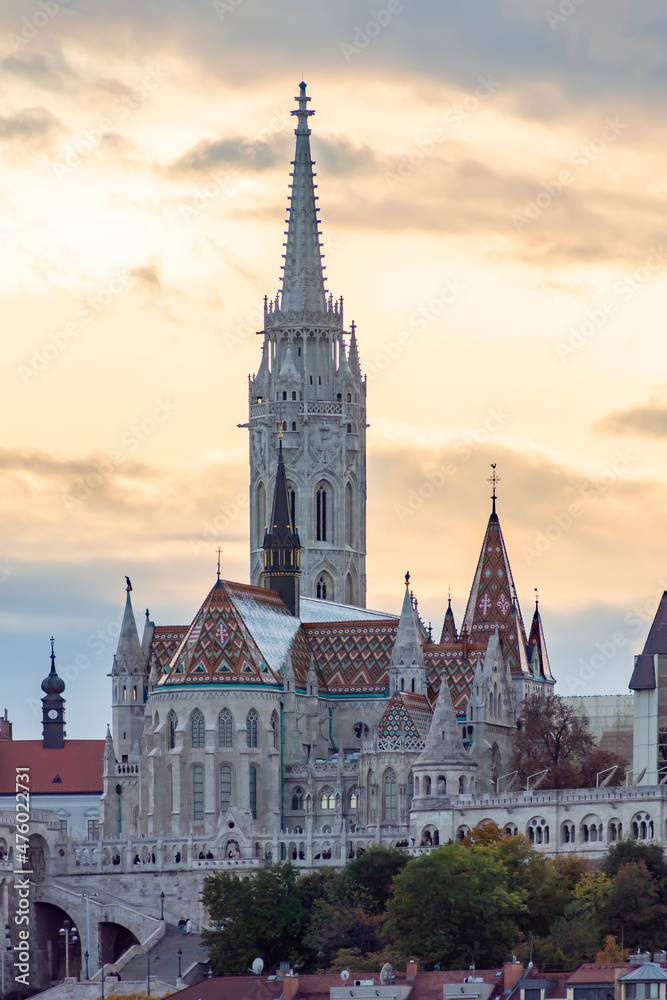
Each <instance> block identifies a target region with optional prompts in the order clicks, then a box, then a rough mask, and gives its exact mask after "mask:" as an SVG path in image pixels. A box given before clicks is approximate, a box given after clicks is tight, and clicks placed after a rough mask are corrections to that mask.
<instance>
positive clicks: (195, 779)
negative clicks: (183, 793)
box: [192, 764, 204, 819]
mask: <svg viewBox="0 0 667 1000" xmlns="http://www.w3.org/2000/svg"><path fill="white" fill-rule="evenodd" d="M192 818H193V819H203V818H204V768H203V767H202V766H201V765H200V764H197V766H196V767H193V768H192Z"/></svg>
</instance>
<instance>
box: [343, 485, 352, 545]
mask: <svg viewBox="0 0 667 1000" xmlns="http://www.w3.org/2000/svg"><path fill="white" fill-rule="evenodd" d="M345 544H346V545H349V546H350V547H351V548H353V547H354V497H353V494H352V484H351V483H348V484H347V485H346V487H345Z"/></svg>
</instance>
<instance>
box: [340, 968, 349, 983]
mask: <svg viewBox="0 0 667 1000" xmlns="http://www.w3.org/2000/svg"><path fill="white" fill-rule="evenodd" d="M340 978H341V979H342V980H343V982H344V983H345V982H347V980H348V979H349V978H350V973H349V972H348V970H347V969H343V971H342V972H341V974H340Z"/></svg>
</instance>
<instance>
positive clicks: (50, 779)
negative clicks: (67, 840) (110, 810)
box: [0, 740, 104, 795]
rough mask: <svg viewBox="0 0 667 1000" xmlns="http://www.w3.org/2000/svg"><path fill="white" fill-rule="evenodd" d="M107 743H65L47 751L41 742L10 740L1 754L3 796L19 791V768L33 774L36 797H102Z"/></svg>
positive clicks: (3, 745)
mask: <svg viewBox="0 0 667 1000" xmlns="http://www.w3.org/2000/svg"><path fill="white" fill-rule="evenodd" d="M103 757H104V740H65V745H64V747H62V748H59V749H52V750H45V749H44V747H43V745H42V740H7V741H6V742H5V743H3V744H2V751H1V752H0V794H1V795H14V794H15V792H16V769H17V768H21V769H27V770H28V771H29V772H30V781H29V787H30V791H31V792H33V793H34V794H40V793H42V794H44V793H49V794H60V795H66V794H69V793H72V792H99V794H100V795H101V794H102V768H103Z"/></svg>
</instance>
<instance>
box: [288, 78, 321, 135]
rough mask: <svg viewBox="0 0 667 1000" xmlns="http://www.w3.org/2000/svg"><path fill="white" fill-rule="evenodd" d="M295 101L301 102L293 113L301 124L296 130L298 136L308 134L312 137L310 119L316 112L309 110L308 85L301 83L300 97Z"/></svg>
mask: <svg viewBox="0 0 667 1000" xmlns="http://www.w3.org/2000/svg"><path fill="white" fill-rule="evenodd" d="M294 100H295V101H298V102H299V107H298V108H296V109H295V110H294V111H292V114H293V115H296V117H297V121H298V122H299V124H298V127H297V128H296V129H295V130H294V131H295V133H296V134H297V135H298V134H299V132H301V133H304V132H305V133H306V135H310V129H309V128H308V119H309V117H310V116H311V115H314V114H315V112H314V111H309V110H308V102H309V101H310V97H308V96H307V95H306V84H305V83H304V82H303V80H302V81H301V83H300V84H299V96H298V97H295V98H294Z"/></svg>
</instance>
